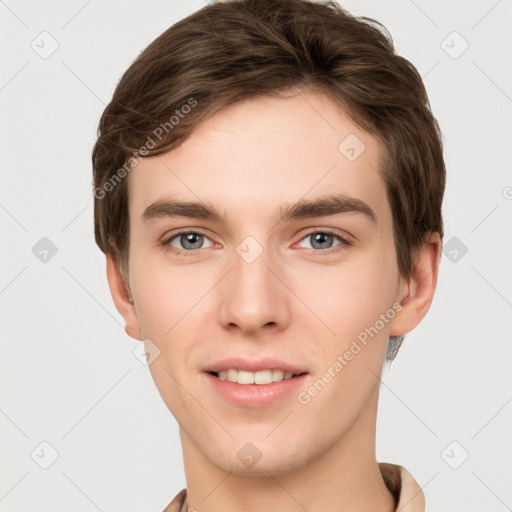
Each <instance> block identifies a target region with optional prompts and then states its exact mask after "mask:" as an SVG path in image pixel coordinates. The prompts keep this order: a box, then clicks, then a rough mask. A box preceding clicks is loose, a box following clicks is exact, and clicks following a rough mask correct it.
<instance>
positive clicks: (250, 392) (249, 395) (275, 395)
mask: <svg viewBox="0 0 512 512" xmlns="http://www.w3.org/2000/svg"><path fill="white" fill-rule="evenodd" d="M205 375H206V378H207V379H208V381H209V382H211V385H212V386H213V388H214V389H215V390H216V391H217V392H218V393H219V394H220V395H222V396H223V397H224V398H225V399H227V400H228V401H230V402H232V403H234V404H236V405H243V406H246V407H263V406H265V405H269V404H272V403H274V402H277V401H278V400H279V399H280V398H283V397H284V396H286V395H289V394H290V393H291V392H292V391H294V390H296V389H297V388H298V387H300V386H301V385H303V383H304V379H305V378H306V376H307V375H308V374H307V373H305V374H303V375H299V376H298V377H293V378H291V379H286V380H280V381H278V382H272V383H271V384H238V383H237V382H230V381H229V380H221V379H219V378H218V377H215V375H212V374H210V373H205Z"/></svg>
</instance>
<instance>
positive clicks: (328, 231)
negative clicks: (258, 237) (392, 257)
mask: <svg viewBox="0 0 512 512" xmlns="http://www.w3.org/2000/svg"><path fill="white" fill-rule="evenodd" d="M189 233H193V234H195V235H201V236H204V237H206V238H208V239H209V237H208V235H206V233H203V232H202V231H201V230H198V229H189V230H183V231H179V232H177V233H174V234H173V235H172V236H171V237H169V238H167V239H165V240H164V241H163V243H162V245H163V246H164V247H165V249H166V250H168V251H169V252H172V253H174V254H177V255H182V256H195V255H197V253H198V251H199V250H200V249H196V250H190V251H185V250H177V249H175V248H174V247H173V246H171V245H170V243H171V242H172V241H173V240H174V239H175V238H178V237H180V236H181V235H186V234H189ZM317 233H322V234H323V235H333V236H334V237H336V238H338V239H339V240H340V241H341V243H340V244H339V245H337V246H335V247H334V248H331V249H325V250H322V249H306V251H308V254H312V255H314V256H320V255H322V256H323V255H328V254H333V253H337V252H340V251H343V250H344V249H346V248H347V247H350V246H351V245H352V244H353V242H351V241H350V240H348V239H346V238H344V237H342V236H341V235H340V234H339V233H338V232H337V231H333V230H331V229H317V230H314V231H310V232H309V233H306V234H305V235H304V236H303V237H302V238H301V239H300V240H299V242H300V241H302V240H304V239H305V238H307V237H308V236H311V235H314V234H317Z"/></svg>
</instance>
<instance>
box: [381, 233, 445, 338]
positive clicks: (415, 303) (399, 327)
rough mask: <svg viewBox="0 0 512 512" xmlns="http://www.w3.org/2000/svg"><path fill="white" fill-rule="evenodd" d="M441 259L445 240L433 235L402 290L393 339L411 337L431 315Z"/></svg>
mask: <svg viewBox="0 0 512 512" xmlns="http://www.w3.org/2000/svg"><path fill="white" fill-rule="evenodd" d="M440 256H441V238H440V236H439V233H431V234H429V235H428V236H427V238H426V239H425V243H424V244H423V246H422V247H421V248H420V249H419V250H418V252H417V254H416V257H415V264H414V268H413V271H412V275H411V278H410V280H409V282H408V283H404V284H403V285H402V287H401V290H400V294H401V295H399V298H400V297H402V300H401V302H400V303H401V306H402V309H401V310H400V311H399V312H398V313H397V314H396V315H395V317H394V318H393V320H392V321H391V323H390V332H389V334H390V336H403V335H404V334H407V333H408V332H410V331H412V330H413V329H414V328H415V327H416V326H417V325H418V324H419V323H420V322H421V320H423V318H424V317H425V315H426V314H427V312H428V310H429V309H430V305H431V303H432V299H433V297H434V293H435V289H436V285H437V277H438V274H439V262H440Z"/></svg>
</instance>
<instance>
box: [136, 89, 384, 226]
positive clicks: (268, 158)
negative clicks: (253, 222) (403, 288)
mask: <svg viewBox="0 0 512 512" xmlns="http://www.w3.org/2000/svg"><path fill="white" fill-rule="evenodd" d="M379 161H380V143H379V141H378V139H377V138H376V137H374V136H372V135H370V134H368V133H367V132H365V131H364V130H362V129H361V128H359V127H358V126H357V125H356V124H355V123H354V122H353V121H351V120H350V119H349V117H348V116H347V115H346V114H345V112H344V111H343V110H342V109H341V108H340V107H339V106H338V105H337V104H335V103H334V102H333V101H332V100H331V99H330V98H328V97H327V96H324V95H321V94H319V93H314V92H307V93H306V92H303V93H297V94H294V95H289V96H288V97H283V98H271V97H265V96H259V97H256V98H253V99H250V100H245V101H242V102H239V103H237V104H234V105H231V106H229V107H226V108H224V109H222V110H220V111H219V112H217V113H216V114H214V115H213V116H211V117H210V118H208V119H206V120H205V121H203V122H202V123H200V124H199V125H198V126H197V127H196V128H195V129H194V131H193V132H192V134H191V135H190V136H189V138H188V139H187V140H186V141H185V142H184V143H183V144H182V145H181V146H179V147H178V148H175V149H173V150H171V151H169V152H167V153H165V154H162V155H159V156H157V157H151V158H145V159H143V160H141V161H140V162H139V163H138V164H137V165H136V166H135V167H134V169H133V170H132V172H131V173H130V176H129V182H128V183H129V198H130V199H129V201H130V216H132V215H135V216H137V217H139V218H140V215H142V213H143V212H144V210H145V209H146V208H147V207H148V206H149V205H151V204H152V203H154V202H156V201H159V200H164V199H168V198H171V197H172V198H173V199H178V200H184V201H205V202H208V203H209V204H213V205H216V206H218V207H219V208H220V209H221V211H223V212H224V211H225V212H226V213H227V215H230V214H231V216H232V217H236V219H239V220H243V219H246V218H247V219H251V218H252V219H255V218H256V216H257V217H262V216H264V215H266V214H267V215H268V216H269V218H270V216H272V215H274V214H275V212H276V211H277V209H279V208H280V207H281V206H282V205H283V204H285V203H292V202H296V201H297V200H299V199H301V198H304V199H313V198H315V197H319V196H325V195H327V194H333V193H339V194H345V195H347V196H350V197H355V198H358V199H361V200H363V201H364V202H366V203H367V204H369V205H371V208H372V209H373V210H374V211H375V213H376V214H377V217H378V218H379V219H380V221H383V222H386V221H387V222H388V223H389V222H390V210H389V205H388V203H387V198H386V191H385V183H384V181H383V179H382V177H381V175H380V172H379Z"/></svg>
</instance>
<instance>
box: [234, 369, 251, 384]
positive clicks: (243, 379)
mask: <svg viewBox="0 0 512 512" xmlns="http://www.w3.org/2000/svg"><path fill="white" fill-rule="evenodd" d="M238 384H254V373H253V372H246V371H245V370H239V371H238Z"/></svg>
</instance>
